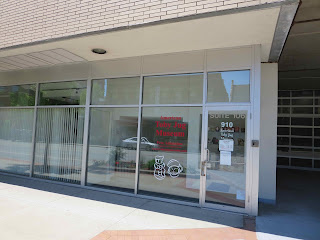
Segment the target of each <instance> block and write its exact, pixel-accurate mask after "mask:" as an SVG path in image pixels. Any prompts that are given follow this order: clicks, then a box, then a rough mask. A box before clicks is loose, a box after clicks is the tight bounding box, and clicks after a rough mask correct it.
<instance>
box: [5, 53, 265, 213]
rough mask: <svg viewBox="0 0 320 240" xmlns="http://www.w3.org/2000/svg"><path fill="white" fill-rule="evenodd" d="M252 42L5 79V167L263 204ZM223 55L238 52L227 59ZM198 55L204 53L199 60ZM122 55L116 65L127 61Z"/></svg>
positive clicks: (143, 192) (95, 184) (92, 184)
mask: <svg viewBox="0 0 320 240" xmlns="http://www.w3.org/2000/svg"><path fill="white" fill-rule="evenodd" d="M253 49H254V48H253V47H252V48H251V47H247V48H244V49H241V52H239V51H240V50H239V49H235V50H226V52H225V51H220V50H219V51H217V50H210V51H209V50H208V51H205V52H192V53H183V54H178V55H177V54H174V55H171V54H169V55H165V56H163V57H165V59H166V60H164V59H162V58H159V56H156V57H154V56H151V57H143V59H144V61H143V62H141V59H140V58H138V59H133V60H132V62H131V63H130V64H129V65H130V66H136V65H135V64H140V63H141V64H142V66H143V68H141V67H139V68H137V71H136V72H135V71H134V72H132V73H130V74H129V73H128V74H127V75H126V76H119V75H120V74H119V72H116V73H114V74H111V72H110V71H111V70H110V71H109V70H108V72H104V71H102V69H105V67H106V66H111V65H110V64H111V63H110V62H108V61H107V62H94V63H90V64H91V65H90V67H91V68H92V69H95V70H92V74H91V75H90V77H89V79H86V77H83V78H82V77H81V78H80V77H79V79H78V80H70V79H68V78H67V77H66V78H64V79H62V80H60V81H52V80H51V81H49V80H48V81H45V82H44V81H40V80H37V81H38V82H36V83H34V82H31V80H30V82H29V83H28V84H27V83H25V84H21V85H15V86H3V87H2V92H0V97H1V95H2V98H3V101H2V102H1V104H2V106H0V119H1V121H2V122H3V123H5V124H3V125H1V126H0V141H2V146H3V147H2V148H1V146H0V171H3V172H8V173H13V174H20V175H25V176H30V177H35V178H42V179H45V180H53V181H58V182H64V183H69V184H78V185H82V186H83V187H84V188H95V189H100V190H102V191H109V192H115V193H122V194H129V195H132V196H138V197H142V198H151V199H158V200H161V201H167V202H175V203H180V204H187V205H192V206H198V207H206V208H215V209H223V210H227V211H233V212H240V213H248V214H256V210H257V199H258V195H257V186H255V185H254V184H257V182H258V175H255V174H257V172H258V167H259V166H258V165H256V166H255V167H254V166H253V162H252V161H251V158H252V159H255V160H257V161H255V162H254V163H256V164H258V159H259V150H258V149H253V148H252V147H251V141H252V139H259V135H258V130H259V121H260V120H259V118H258V116H259V101H260V99H259V94H255V95H254V93H255V92H258V90H259V88H257V87H258V86H259V85H258V84H256V82H259V78H260V75H259V74H260V73H259V72H257V70H256V69H259V68H256V67H255V66H256V65H255V64H254V63H255V62H254V61H253V59H251V56H252V54H253ZM256 52H257V53H259V51H256ZM219 56H220V57H219ZM223 56H230V59H229V60H230V61H231V60H234V56H237V61H236V62H230V61H227V60H226V59H225V60H224V62H225V64H224V65H223V66H222V65H221V61H220V59H221V58H222V57H223ZM239 56H243V57H244V58H241V59H240V58H239ZM248 56H249V57H248ZM148 59H149V60H148ZM152 59H154V60H152ZM177 59H179V61H177ZM197 59H198V60H199V59H205V60H204V62H203V63H202V64H200V65H199V67H196V66H197V63H198V60H197ZM151 60H152V61H157V62H153V64H152V65H150V67H148V66H149V65H147V63H148V62H152V61H151ZM187 60H188V61H189V62H190V64H189V65H186V63H188V61H187ZM218 60H219V61H218ZM257 60H258V61H257V65H258V64H259V61H260V59H259V57H257ZM119 61H120V60H119ZM121 61H127V60H121ZM121 61H120V62H117V64H116V66H117V67H118V69H125V66H127V65H126V64H127V62H124V63H121ZM130 61H131V60H130ZM177 63H179V64H180V63H181V67H179V68H178V67H177ZM112 64H113V62H112ZM219 64H220V65H219ZM228 64H230V65H228ZM121 66H122V67H121ZM159 66H162V68H161V69H159ZM80 67H81V66H79V69H80ZM151 67H152V68H151ZM154 67H156V68H155V69H153V68H154ZM148 69H149V70H148ZM70 71H71V70H70ZM35 75H37V74H35ZM110 76H111V77H110ZM32 81H34V80H33V79H32ZM0 90H1V89H0ZM21 96H23V98H22V97H21ZM1 104H0V105H1ZM250 113H252V116H251V114H250ZM251 117H252V119H251ZM21 121H23V124H24V125H23V124H22V122H21ZM251 122H252V123H251ZM254 124H255V126H254ZM254 129H256V131H254ZM251 132H252V133H254V132H255V133H256V136H254V134H252V135H249V133H251ZM21 143H23V144H21ZM25 149H27V150H28V152H27V151H26V150H25ZM1 150H2V153H1ZM254 150H256V151H255V152H254ZM16 152H24V153H28V154H24V155H16V154H15V153H16ZM1 154H2V155H1ZM254 154H255V155H254ZM253 169H255V171H253ZM254 179H256V180H255V181H254ZM252 189H254V190H252ZM254 191H255V192H254ZM252 199H254V200H252ZM253 204H256V205H253Z"/></svg>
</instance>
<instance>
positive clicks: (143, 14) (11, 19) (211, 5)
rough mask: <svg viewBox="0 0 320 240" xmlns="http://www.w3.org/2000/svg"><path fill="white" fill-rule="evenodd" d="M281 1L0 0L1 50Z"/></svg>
mask: <svg viewBox="0 0 320 240" xmlns="http://www.w3.org/2000/svg"><path fill="white" fill-rule="evenodd" d="M278 1H281V0H11V1H10V0H0V48H4V47H9V46H14V45H19V44H24V43H30V42H35V41H41V40H46V39H53V38H60V37H65V36H71V35H76V34H81V33H86V32H92V31H99V30H105V29H112V28H117V27H123V26H131V25H136V24H143V23H147V22H154V21H159V20H164V19H172V18H177V17H182V16H187V15H193V14H200V13H205V12H213V11H220V10H225V9H231V8H241V7H247V6H252V5H259V4H265V3H271V2H278Z"/></svg>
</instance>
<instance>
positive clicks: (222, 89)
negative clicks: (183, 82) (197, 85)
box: [208, 73, 229, 102]
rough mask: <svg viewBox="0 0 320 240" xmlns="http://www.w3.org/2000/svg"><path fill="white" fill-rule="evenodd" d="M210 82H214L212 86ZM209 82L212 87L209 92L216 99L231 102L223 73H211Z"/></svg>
mask: <svg viewBox="0 0 320 240" xmlns="http://www.w3.org/2000/svg"><path fill="white" fill-rule="evenodd" d="M210 83H211V84H212V86H211V87H210ZM208 84H209V86H208V87H210V92H208V94H210V96H211V97H212V98H213V99H216V100H217V101H218V102H229V96H228V93H227V90H226V86H225V84H224V80H223V79H222V75H221V73H214V74H210V75H209V77H208ZM210 96H208V97H210Z"/></svg>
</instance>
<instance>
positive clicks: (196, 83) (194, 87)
mask: <svg viewBox="0 0 320 240" xmlns="http://www.w3.org/2000/svg"><path fill="white" fill-rule="evenodd" d="M202 83H203V74H181V75H163V76H151V77H145V78H144V81H143V104H188V103H202V96H203V95H202V94H203V85H202Z"/></svg>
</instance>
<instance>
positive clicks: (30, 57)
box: [0, 48, 86, 71]
mask: <svg viewBox="0 0 320 240" xmlns="http://www.w3.org/2000/svg"><path fill="white" fill-rule="evenodd" d="M83 61H86V60H85V59H83V58H81V57H79V56H77V55H75V54H73V53H71V52H69V51H67V50H65V49H62V48H57V49H51V50H45V51H40V52H31V53H24V54H18V55H13V56H6V57H0V71H13V70H19V69H27V68H37V67H45V66H51V65H56V64H62V63H73V62H83Z"/></svg>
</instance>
